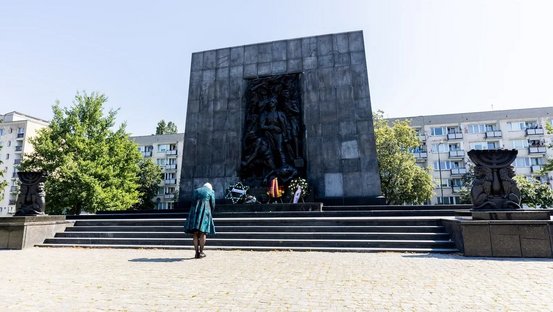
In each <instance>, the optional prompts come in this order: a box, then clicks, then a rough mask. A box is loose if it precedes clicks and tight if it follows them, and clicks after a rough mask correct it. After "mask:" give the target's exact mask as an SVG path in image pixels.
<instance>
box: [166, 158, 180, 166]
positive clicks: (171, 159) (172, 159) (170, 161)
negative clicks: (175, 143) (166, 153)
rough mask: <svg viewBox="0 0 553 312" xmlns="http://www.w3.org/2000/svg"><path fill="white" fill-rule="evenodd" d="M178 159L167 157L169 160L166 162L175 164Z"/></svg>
mask: <svg viewBox="0 0 553 312" xmlns="http://www.w3.org/2000/svg"><path fill="white" fill-rule="evenodd" d="M176 161H177V160H176V159H175V158H169V159H167V161H166V162H165V163H166V164H168V165H174V164H175V163H176Z"/></svg>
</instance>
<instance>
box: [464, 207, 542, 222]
mask: <svg viewBox="0 0 553 312" xmlns="http://www.w3.org/2000/svg"><path fill="white" fill-rule="evenodd" d="M472 219H473V220H550V219H551V214H550V211H549V210H547V209H543V210H542V209H539V210H538V209H518V210H472Z"/></svg>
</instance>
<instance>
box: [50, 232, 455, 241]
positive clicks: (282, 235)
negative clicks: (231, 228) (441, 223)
mask: <svg viewBox="0 0 553 312" xmlns="http://www.w3.org/2000/svg"><path fill="white" fill-rule="evenodd" d="M55 237H56V238H59V237H71V238H179V239H182V238H190V235H189V234H186V233H176V232H63V233H57V234H56V235H55ZM211 238H215V239H217V238H232V239H274V240H279V239H355V240H359V239H361V240H363V239H365V240H366V239H378V240H383V239H386V240H392V239H397V240H425V239H433V240H447V239H449V234H447V233H393V232H388V233H381V232H372V233H365V232H345V233H344V232H218V233H217V234H215V235H210V239H211Z"/></svg>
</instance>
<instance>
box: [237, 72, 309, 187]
mask: <svg viewBox="0 0 553 312" xmlns="http://www.w3.org/2000/svg"><path fill="white" fill-rule="evenodd" d="M246 102H247V112H246V118H245V125H244V137H243V140H242V164H241V168H240V178H241V179H242V181H244V182H245V183H246V184H247V185H250V186H253V187H256V186H257V187H261V186H264V187H266V186H267V185H268V183H269V182H270V181H272V180H273V179H274V178H278V179H279V181H280V182H282V183H287V182H288V181H290V180H291V179H293V178H295V177H297V176H298V175H304V174H305V162H304V151H303V137H304V134H303V133H304V127H303V123H302V118H301V116H302V114H301V112H302V110H301V98H300V90H299V76H298V74H289V75H279V76H271V77H265V78H258V79H253V80H251V81H249V83H248V89H247V90H246Z"/></svg>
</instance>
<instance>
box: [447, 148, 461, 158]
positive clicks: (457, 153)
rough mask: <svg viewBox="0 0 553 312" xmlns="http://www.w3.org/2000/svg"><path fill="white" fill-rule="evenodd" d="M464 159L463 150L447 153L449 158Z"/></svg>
mask: <svg viewBox="0 0 553 312" xmlns="http://www.w3.org/2000/svg"><path fill="white" fill-rule="evenodd" d="M463 157H465V151H464V150H461V149H459V150H451V151H449V158H463Z"/></svg>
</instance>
